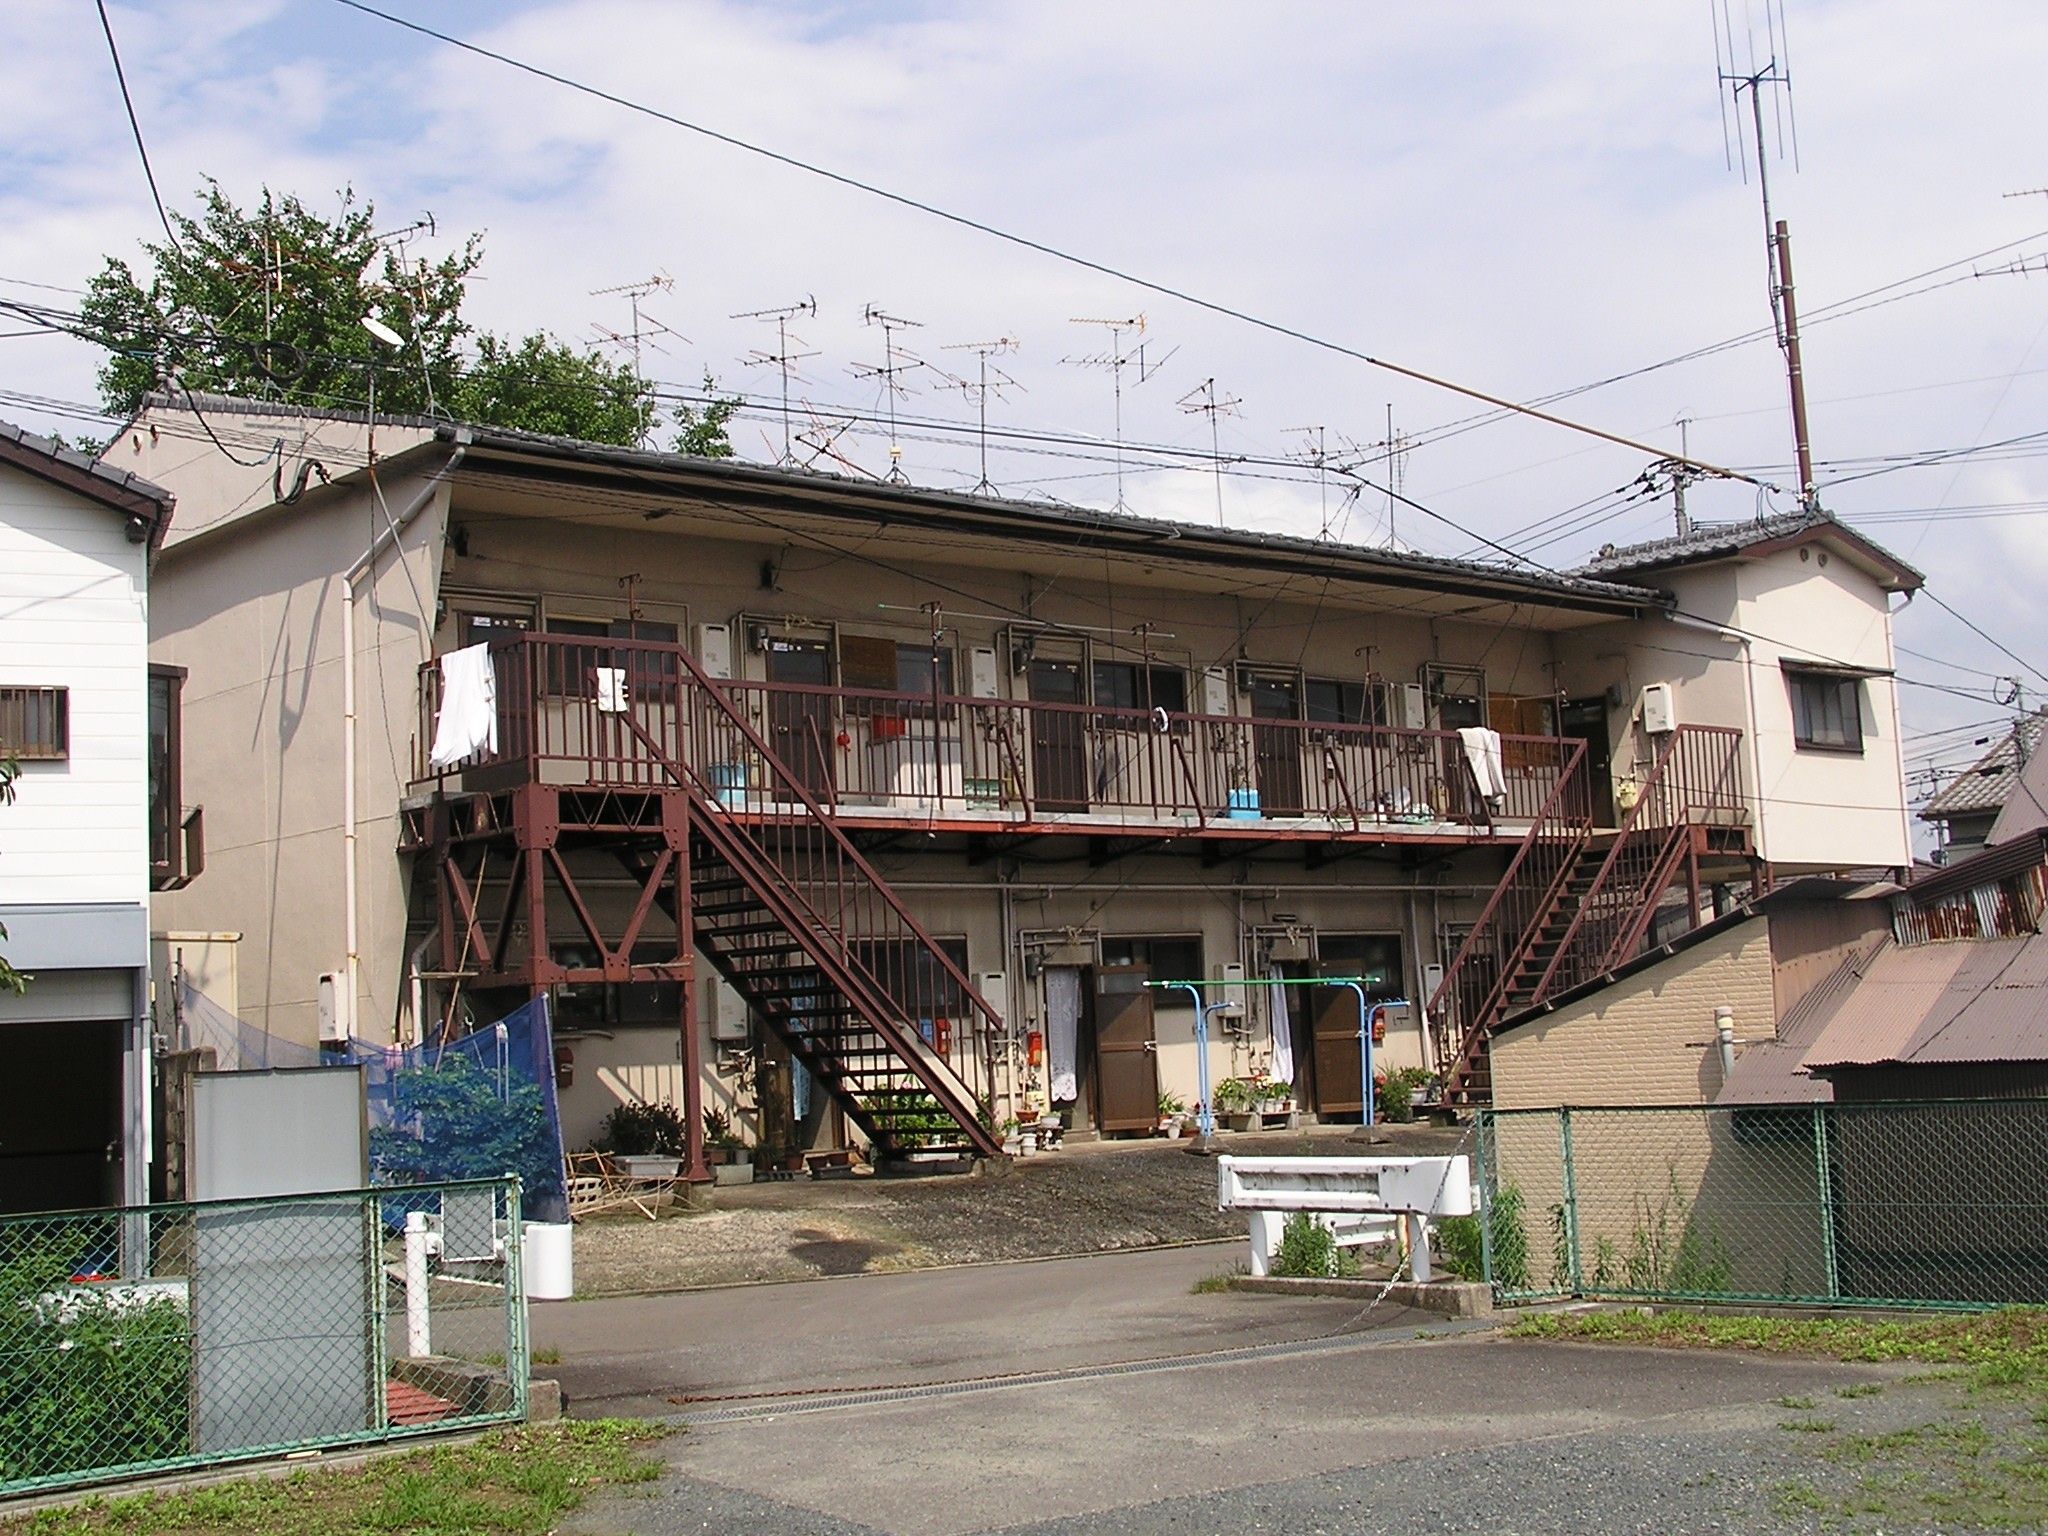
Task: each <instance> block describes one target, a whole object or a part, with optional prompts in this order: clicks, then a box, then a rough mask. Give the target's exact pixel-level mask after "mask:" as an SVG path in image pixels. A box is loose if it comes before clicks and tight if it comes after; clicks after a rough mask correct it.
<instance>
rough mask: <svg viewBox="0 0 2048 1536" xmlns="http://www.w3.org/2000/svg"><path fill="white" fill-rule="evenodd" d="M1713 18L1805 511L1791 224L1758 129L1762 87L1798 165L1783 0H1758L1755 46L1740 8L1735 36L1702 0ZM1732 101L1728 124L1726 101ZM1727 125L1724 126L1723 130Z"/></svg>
mask: <svg viewBox="0 0 2048 1536" xmlns="http://www.w3.org/2000/svg"><path fill="white" fill-rule="evenodd" d="M1708 9H1709V10H1710V11H1711V13H1712V18H1713V23H1714V67H1715V72H1716V75H1717V78H1718V80H1719V83H1720V85H1721V86H1724V87H1726V89H1727V95H1726V96H1725V97H1724V98H1723V100H1722V102H1721V152H1722V155H1723V156H1724V158H1726V159H1727V161H1728V164H1729V165H1730V167H1731V168H1732V167H1733V166H1734V165H1735V164H1737V163H1738V162H1739V163H1740V164H1741V167H1742V179H1743V181H1744V183H1745V184H1746V183H1747V182H1748V180H1749V151H1750V148H1751V141H1750V140H1748V139H1745V138H1744V136H1743V132H1742V129H1743V124H1742V121H1741V119H1742V115H1743V110H1742V109H1743V106H1744V101H1743V95H1744V93H1745V92H1747V93H1748V103H1747V104H1748V107H1749V127H1750V128H1751V129H1752V130H1753V132H1754V147H1755V149H1756V185H1757V193H1758V196H1759V197H1760V199H1761V200H1762V203H1763V212H1764V256H1765V264H1766V267H1767V269H1768V276H1769V284H1770V293H1771V325H1772V328H1773V329H1774V330H1775V331H1776V332H1777V337H1778V349H1779V350H1780V351H1781V352H1783V353H1784V354H1785V377H1786V382H1787V385H1788V386H1789V388H1790V391H1791V396H1792V446H1793V451H1794V454H1795V456H1796V458H1797V460H1798V464H1799V505H1800V506H1801V507H1802V508H1803V509H1805V510H1806V511H1808V512H1814V511H1818V510H1819V506H1820V496H1819V490H1818V488H1817V487H1816V486H1815V485H1814V482H1813V444H1812V440H1811V436H1810V434H1809V433H1808V430H1807V418H1806V375H1805V369H1804V367H1803V365H1802V363H1801V360H1800V355H1799V309H1798V306H1797V305H1796V304H1795V303H1794V302H1793V297H1792V231H1791V227H1790V226H1789V225H1788V224H1787V223H1786V221H1785V220H1783V219H1780V218H1777V217H1775V216H1774V215H1773V214H1772V212H1771V182H1770V174H1769V171H1768V169H1767V166H1768V162H1769V159H1770V152H1769V150H1768V148H1767V146H1766V140H1765V135H1764V92H1765V91H1766V90H1769V92H1770V93H1771V120H1772V122H1773V123H1774V125H1775V126H1776V130H1777V141H1778V155H1779V158H1781V159H1782V158H1783V157H1784V155H1785V153H1786V148H1787V146H1788V145H1789V146H1790V149H1791V154H1792V168H1793V170H1795V171H1796V170H1798V169H1799V125H1798V119H1797V117H1796V115H1795V114H1794V112H1793V109H1792V62H1791V45H1790V42H1789V40H1788V39H1787V37H1786V34H1785V6H1784V0H1763V13H1764V47H1763V49H1762V50H1761V52H1759V50H1758V47H1757V37H1756V28H1755V26H1754V25H1753V23H1752V21H1751V20H1750V14H1749V12H1748V11H1747V10H1745V13H1744V18H1745V19H1744V25H1743V35H1742V37H1741V39H1740V40H1738V39H1737V38H1736V36H1735V24H1734V21H1733V19H1732V18H1731V16H1730V15H1729V12H1728V5H1727V0H1708ZM1731 104H1732V106H1733V108H1734V112H1733V120H1732V125H1731V117H1730V111H1729V108H1730V106H1731ZM1731 126H1732V130H1733V131H1732V132H1731Z"/></svg>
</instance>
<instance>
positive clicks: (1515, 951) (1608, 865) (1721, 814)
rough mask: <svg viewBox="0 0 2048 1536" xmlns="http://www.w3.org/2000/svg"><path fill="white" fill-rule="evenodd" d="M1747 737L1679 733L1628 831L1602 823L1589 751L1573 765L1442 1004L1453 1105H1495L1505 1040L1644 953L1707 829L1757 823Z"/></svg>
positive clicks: (1438, 1005)
mask: <svg viewBox="0 0 2048 1536" xmlns="http://www.w3.org/2000/svg"><path fill="white" fill-rule="evenodd" d="M1740 741H1741V734H1740V733H1739V732H1737V731H1732V730H1724V729H1721V728H1717V727H1707V726H1682V727H1680V728H1679V729H1678V730H1676V731H1674V732H1673V733H1672V734H1671V735H1670V737H1668V738H1667V739H1666V740H1665V742H1664V743H1663V745H1662V746H1661V747H1660V748H1659V750H1658V754H1657V757H1656V759H1655V760H1654V762H1653V763H1652V764H1651V768H1650V772H1649V774H1648V776H1647V777H1646V778H1645V779H1644V780H1643V783H1642V788H1641V791H1640V793H1639V794H1638V795H1637V798H1636V801H1635V804H1634V805H1633V806H1632V807H1630V809H1629V812H1628V815H1627V816H1626V817H1625V818H1624V819H1623V821H1622V824H1621V827H1620V829H1619V830H1617V831H1614V832H1596V831H1595V830H1594V828H1593V824H1592V815H1591V810H1590V807H1591V803H1592V802H1591V796H1590V794H1589V792H1588V786H1589V784H1590V782H1591V781H1590V774H1591V772H1592V771H1593V765H1591V764H1589V762H1588V761H1587V759H1586V756H1585V753H1584V751H1583V749H1581V750H1580V751H1579V752H1577V753H1575V754H1574V755H1573V756H1572V758H1571V759H1570V760H1569V761H1568V762H1567V763H1566V765H1565V767H1564V770H1563V771H1562V772H1561V773H1560V774H1559V776H1558V782H1557V785H1556V787H1555V789H1554V790H1553V791H1552V793H1551V795H1550V797H1549V799H1548V800H1547V802H1546V803H1545V805H1544V807H1543V809H1542V811H1541V812H1540V813H1539V815H1538V816H1537V818H1536V820H1535V821H1534V822H1533V823H1532V824H1531V826H1530V829H1529V832H1528V835H1527V836H1526V837H1525V838H1524V839H1523V842H1522V845H1521V847H1519V848H1518V849H1517V850H1516V852H1515V856H1514V858H1513V859H1512V860H1511V861H1510V863H1509V865H1508V868H1507V872H1506V873H1505V874H1504V875H1503V876H1502V877H1501V881H1500V884H1499V885H1498V886H1496V887H1495V889H1494V892H1493V896H1492V898H1491V899H1490V900H1489V901H1488V902H1487V905H1486V907H1485V909H1484V911H1482V913H1481V914H1480V917H1479V921H1478V922H1477V923H1476V924H1474V926H1473V929H1472V932H1471V933H1470V934H1469V935H1468V936H1467V937H1466V940H1465V942H1464V944H1463V945H1462V946H1461V947H1460V948H1459V950H1458V953H1457V955H1456V956H1455V957H1454V958H1453V959H1452V961H1451V964H1450V966H1449V967H1448V968H1447V970H1446V971H1445V974H1444V980H1443V984H1442V985H1441V986H1440V987H1438V989H1437V991H1436V993H1435V995H1434V996H1432V997H1431V999H1430V1004H1429V1006H1430V1015H1431V1017H1432V1018H1435V1019H1437V1020H1438V1021H1439V1023H1440V1026H1441V1030H1442V1033H1441V1034H1440V1036H1439V1039H1440V1040H1441V1042H1442V1045H1443V1050H1442V1054H1441V1061H1440V1065H1441V1066H1442V1067H1443V1070H1444V1091H1443V1102H1444V1103H1445V1104H1447V1105H1451V1106H1454V1107H1475V1106H1478V1105H1483V1104H1486V1103H1489V1102H1491V1099H1492V1088H1493V1084H1492V1074H1491V1070H1490V1066H1489V1055H1488V1046H1489V1043H1490V1041H1491V1040H1492V1038H1493V1032H1494V1031H1495V1030H1496V1029H1497V1028H1498V1027H1499V1026H1500V1025H1501V1024H1502V1023H1503V1022H1504V1021H1506V1020H1507V1019H1509V1018H1512V1017H1513V1016H1515V1015H1516V1014H1519V1013H1521V1012H1524V1011H1525V1010H1527V1009H1530V1008H1533V1007H1536V1006H1538V1005H1539V1004H1541V1003H1543V1002H1544V1001H1545V1000H1546V999H1548V998H1551V997H1555V996H1557V995H1558V994H1559V993H1561V992H1564V991H1567V990H1568V989H1570V988H1572V987H1575V986H1577V985H1579V984H1580V983H1582V982H1585V981H1590V980H1592V979H1593V978H1594V977H1596V976H1598V975H1600V974H1602V973H1603V972H1606V971H1609V970H1612V969H1614V967H1616V966H1618V965H1621V964H1622V963H1624V962H1625V961H1627V960H1629V959H1630V958H1632V957H1633V956H1634V955H1635V954H1636V952H1637V951H1638V950H1639V949H1640V948H1641V947H1642V944H1643V940H1644V937H1645V935H1646V934H1647V933H1648V932H1649V929H1650V924H1651V922H1652V920H1653V919H1654V918H1655V916H1656V914H1657V909H1658V907H1659V905H1660V904H1661V903H1662V901H1663V898H1664V895H1665V892H1667V891H1668V890H1669V889H1670V888H1671V885H1672V883H1673V881H1674V880H1676V879H1677V877H1678V875H1679V873H1680V872H1681V871H1682V870H1683V869H1684V868H1685V861H1686V858H1687V856H1688V854H1689V853H1695V852H1697V850H1698V849H1699V847H1700V846H1701V842H1702V834H1703V833H1704V832H1705V831H1706V830H1708V829H1710V828H1713V827H1729V828H1734V827H1737V826H1740V825H1744V824H1746V819H1747V812H1746V808H1745V804H1744V801H1743V797H1742V791H1741V783H1740V762H1739V753H1738V747H1739V743H1740Z"/></svg>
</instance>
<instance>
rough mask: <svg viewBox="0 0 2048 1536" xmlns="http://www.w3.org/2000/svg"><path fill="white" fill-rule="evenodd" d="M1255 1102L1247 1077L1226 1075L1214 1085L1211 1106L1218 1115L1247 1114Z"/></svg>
mask: <svg viewBox="0 0 2048 1536" xmlns="http://www.w3.org/2000/svg"><path fill="white" fill-rule="evenodd" d="M1257 1102H1258V1100H1257V1099H1256V1098H1255V1097H1254V1095H1253V1093H1252V1085H1251V1082H1250V1081H1249V1080H1248V1079H1246V1078H1242V1077H1226V1078H1225V1079H1223V1081H1222V1082H1220V1083H1218V1084H1217V1085H1216V1092H1215V1095H1214V1097H1213V1100H1212V1107H1213V1108H1214V1110H1215V1112H1216V1113H1217V1114H1220V1115H1248V1114H1250V1113H1251V1112H1252V1105H1253V1104H1255V1103H1257Z"/></svg>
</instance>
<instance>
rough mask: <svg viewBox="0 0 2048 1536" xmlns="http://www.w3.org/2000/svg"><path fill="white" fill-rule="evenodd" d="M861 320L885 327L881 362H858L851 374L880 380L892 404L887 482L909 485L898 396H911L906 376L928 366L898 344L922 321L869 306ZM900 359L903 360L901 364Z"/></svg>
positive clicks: (860, 377) (856, 376) (919, 325)
mask: <svg viewBox="0 0 2048 1536" xmlns="http://www.w3.org/2000/svg"><path fill="white" fill-rule="evenodd" d="M860 317H861V320H862V322H863V323H864V324H867V325H879V326H880V327H881V328H882V358H883V360H882V362H881V363H880V364H879V365H876V364H874V363H856V364H854V366H853V368H852V370H851V372H852V374H853V376H854V377H855V378H856V379H879V380H880V381H881V384H882V393H883V395H885V396H886V397H887V398H888V401H889V473H888V475H887V476H886V478H887V479H889V480H893V481H894V482H895V483H896V484H898V485H908V484H909V483H910V477H909V476H908V475H906V474H904V473H903V445H902V443H900V442H898V441H897V438H896V397H897V396H898V395H908V394H909V393H910V390H909V389H908V387H906V386H905V384H904V383H903V375H905V374H907V373H915V372H916V371H917V370H918V369H920V368H922V367H925V366H926V364H925V361H924V359H923V358H921V357H917V356H915V355H913V354H911V353H909V352H904V351H901V350H900V349H899V348H898V347H897V345H896V333H897V332H898V331H902V330H917V329H920V328H921V327H922V324H923V322H922V321H918V320H906V319H904V318H903V317H902V316H901V315H891V314H887V313H885V312H884V311H883V310H882V309H881V308H880V307H879V306H877V305H874V304H870V305H868V306H867V308H866V309H864V310H862V311H861V316H860ZM899 358H901V359H902V361H900V362H899V361H898V359H899Z"/></svg>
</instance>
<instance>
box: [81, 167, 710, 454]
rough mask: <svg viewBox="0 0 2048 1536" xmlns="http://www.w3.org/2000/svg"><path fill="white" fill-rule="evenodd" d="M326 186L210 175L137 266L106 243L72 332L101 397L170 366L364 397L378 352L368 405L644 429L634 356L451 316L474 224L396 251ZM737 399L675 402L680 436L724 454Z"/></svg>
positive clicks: (344, 398) (348, 200) (107, 400)
mask: <svg viewBox="0 0 2048 1536" xmlns="http://www.w3.org/2000/svg"><path fill="white" fill-rule="evenodd" d="M337 196H338V206H337V207H336V209H335V210H334V212H333V213H332V214H331V215H329V214H324V213H321V212H319V211H317V210H315V209H312V208H308V207H307V206H306V205H305V204H304V203H303V202H302V201H301V200H300V199H299V198H297V197H296V196H293V195H291V194H279V193H274V192H272V191H271V190H270V188H268V187H265V188H264V189H263V191H262V195H261V197H260V198H258V200H257V201H256V203H255V205H254V206H253V207H249V208H244V207H242V206H241V205H240V204H238V203H236V202H235V200H234V199H233V198H232V197H230V196H229V195H228V194H227V192H226V191H225V190H223V189H222V187H221V185H220V183H218V182H216V181H213V180H211V179H208V180H207V181H206V182H205V184H204V185H203V187H202V188H201V190H200V196H199V207H198V210H197V212H196V213H193V214H188V213H183V212H179V211H175V210H174V211H172V212H171V214H170V219H171V224H172V227H173V228H174V229H175V230H176V231H177V235H178V238H177V240H176V242H175V243H171V242H166V243H164V244H156V243H154V242H148V241H145V242H144V244H143V247H142V248H143V251H144V252H145V253H146V255H147V257H148V261H147V264H146V266H147V270H146V273H145V274H144V275H138V274H137V273H136V271H135V269H134V268H132V267H131V266H130V265H129V264H128V263H127V262H125V261H122V260H120V259H118V258H115V257H108V258H107V261H106V265H105V266H104V267H103V268H102V269H101V270H100V272H99V273H98V274H97V275H96V276H95V277H94V278H93V279H92V281H91V284H90V285H89V287H88V289H87V292H86V298H85V301H84V302H83V303H82V304H81V305H80V313H81V316H82V319H83V325H82V330H83V332H84V334H85V335H86V336H87V337H88V338H89V339H90V340H93V341H95V342H97V343H98V344H99V345H101V346H103V347H105V348H106V349H107V354H108V355H107V360H106V362H105V363H104V364H103V365H102V366H101V368H100V371H99V388H100V397H101V402H102V404H103V406H104V408H105V409H106V411H107V413H108V414H109V415H111V416H129V415H132V414H133V413H134V412H135V411H136V410H137V409H138V408H139V407H140V406H141V404H142V400H143V397H144V396H145V395H147V394H148V393H149V392H150V391H151V390H153V389H156V388H158V387H159V386H160V384H161V383H162V381H163V380H164V379H166V378H168V377H175V378H176V379H177V381H178V383H179V384H180V385H181V386H182V387H184V388H186V389H190V390H194V391H211V392H217V393H221V394H232V395H245V396H253V397H256V398H259V399H272V400H281V401H284V402H286V403H289V404H295V405H305V406H314V407H335V406H343V407H347V406H360V405H362V404H364V403H365V401H366V400H367V397H368V385H369V380H370V376H371V370H372V369H375V370H376V398H377V405H378V407H379V408H380V409H382V410H388V411H392V412H395V413H403V414H425V413H428V412H430V411H434V410H436V409H438V410H439V411H440V412H442V413H444V414H446V415H449V416H454V417H457V418H460V419H462V420H465V421H473V422H476V423H477V424H479V425H481V426H494V427H511V428H516V429H519V430H522V431H529V432H547V433H553V434H556V435H559V436H564V437H575V438H581V439H584V440H586V441H589V442H599V443H617V444H633V443H639V442H642V441H645V440H647V439H648V438H649V437H650V436H651V435H652V433H653V431H654V429H655V427H656V426H657V420H656V417H655V413H654V409H653V400H652V397H651V395H650V393H649V391H648V389H647V387H646V384H645V382H644V381H643V380H641V379H640V378H639V377H637V375H636V374H635V372H634V370H633V368H632V367H631V366H630V365H628V364H625V363H613V362H611V361H609V360H607V359H606V358H604V357H602V356H599V355H598V354H597V353H595V352H591V351H587V350H583V349H579V348H577V347H574V346H572V345H570V344H568V343H566V342H563V341H559V340H557V339H556V338H555V337H553V336H550V335H548V334H547V333H546V332H545V331H536V332H534V333H532V334H531V335H528V336H527V337H525V338H524V339H523V340H516V341H515V340H513V339H512V338H510V337H506V336H498V335H494V334H492V333H489V332H478V331H476V330H475V328H474V327H472V326H471V325H470V323H469V322H468V321H467V320H466V319H464V318H463V313H462V305H463V299H464V296H465V292H466V290H465V287H464V284H465V281H466V280H467V279H468V278H469V277H470V276H471V275H472V274H473V273H474V272H475V271H476V270H477V268H478V266H479V265H481V263H482V261H483V239H482V237H481V236H480V235H471V236H469V237H468V239H466V240H465V241H464V242H463V243H462V245H461V247H460V248H459V249H458V250H456V251H454V252H452V253H450V254H449V255H446V256H443V257H442V258H441V259H440V260H438V261H426V260H423V259H417V258H409V257H407V256H406V255H405V254H404V253H403V251H402V249H400V248H397V247H395V246H394V244H393V243H392V242H390V241H388V240H381V239H379V238H378V234H377V227H376V226H377V220H376V205H375V204H374V203H372V202H370V201H369V200H368V199H363V200H360V201H359V200H358V199H357V197H356V195H355V193H354V191H353V190H351V189H350V188H347V187H344V188H342V190H341V191H340V192H339V193H338V194H337ZM365 316H369V317H372V318H374V319H376V320H377V321H379V322H380V323H381V324H383V325H386V326H388V327H389V328H390V329H391V330H393V331H395V332H397V333H398V334H399V335H400V336H401V337H402V338H404V346H403V350H402V351H395V350H393V349H392V348H391V347H390V346H389V345H388V344H386V343H383V342H380V341H378V340H377V339H375V338H374V337H373V336H371V334H370V333H369V332H368V331H367V330H366V329H364V326H363V319H364V317H365ZM705 383H706V385H707V388H708V387H709V386H710V384H711V380H710V379H709V377H708V376H707V377H706V380H705ZM738 409H739V401H738V400H736V399H735V400H718V399H714V400H712V401H711V402H710V403H709V404H707V405H705V406H704V407H702V408H701V409H693V408H691V407H689V406H683V407H681V408H680V409H679V410H678V411H677V412H676V414H675V425H676V427H677V428H678V429H679V430H678V435H677V439H676V446H677V450H678V451H679V452H684V453H698V454H703V455H706V456H707V457H713V458H723V457H726V456H728V455H729V454H731V452H732V445H731V443H730V442H729V441H728V440H727V437H726V432H725V424H726V422H727V421H729V420H730V419H731V417H732V414H733V413H734V412H735V411H737V410H738Z"/></svg>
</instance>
